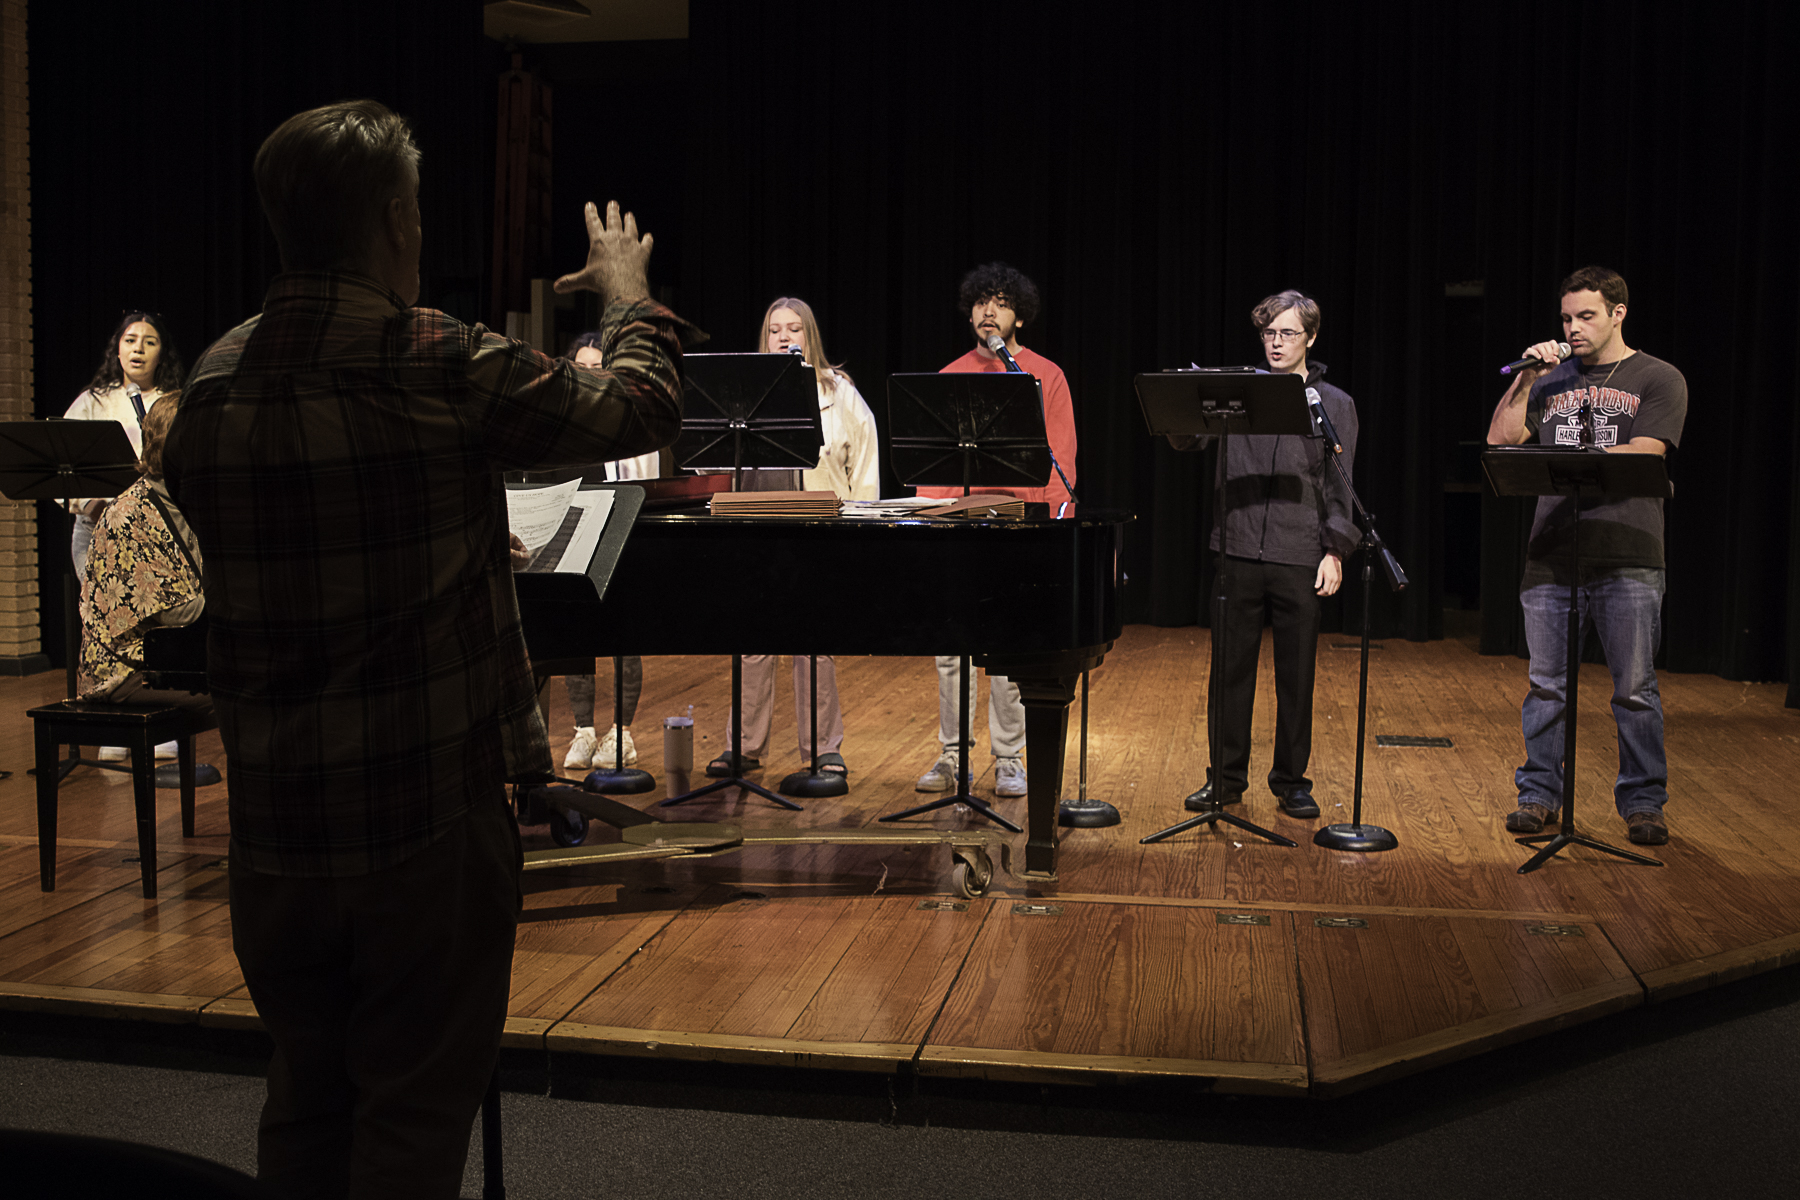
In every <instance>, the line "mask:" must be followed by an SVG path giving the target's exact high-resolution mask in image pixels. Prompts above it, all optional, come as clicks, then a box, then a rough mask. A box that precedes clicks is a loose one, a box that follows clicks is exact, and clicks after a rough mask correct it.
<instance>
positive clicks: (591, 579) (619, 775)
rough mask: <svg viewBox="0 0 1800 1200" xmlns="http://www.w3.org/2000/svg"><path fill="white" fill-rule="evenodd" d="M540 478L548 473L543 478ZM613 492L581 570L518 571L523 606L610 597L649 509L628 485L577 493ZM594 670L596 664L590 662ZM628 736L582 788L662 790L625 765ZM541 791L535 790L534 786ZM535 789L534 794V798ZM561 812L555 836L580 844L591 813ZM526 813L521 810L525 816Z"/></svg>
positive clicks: (619, 701)
mask: <svg viewBox="0 0 1800 1200" xmlns="http://www.w3.org/2000/svg"><path fill="white" fill-rule="evenodd" d="M537 478H538V479H539V480H541V479H542V476H538V477H537ZM528 479H532V476H531V475H528V474H522V473H517V472H514V473H509V475H508V477H507V487H508V488H509V489H515V488H521V487H523V488H537V487H543V486H553V485H546V484H545V483H543V482H536V481H534V482H530V483H522V482H521V481H523V480H528ZM600 491H606V492H611V493H612V510H611V511H610V512H608V513H607V514H606V525H605V527H604V528H603V529H602V530H601V532H600V540H599V542H598V543H597V544H596V545H595V547H594V552H593V556H592V557H591V558H589V559H588V561H587V564H586V566H585V568H584V569H583V570H581V571H554V570H550V569H548V568H547V567H539V566H538V565H537V561H538V560H536V559H534V560H533V565H532V568H530V569H527V570H524V571H516V572H514V573H513V589H514V591H515V592H517V593H518V596H519V601H520V603H521V604H522V605H524V604H530V603H533V602H538V603H556V604H598V603H600V602H601V601H602V600H604V599H605V598H606V589H607V588H608V587H609V586H610V585H611V584H612V579H613V573H614V571H615V570H616V569H617V567H618V565H619V556H620V555H621V554H623V553H624V552H625V542H626V540H627V539H629V538H630V536H631V528H632V525H633V523H634V522H636V521H637V517H638V513H639V512H640V511H642V509H643V507H644V489H643V488H641V487H634V486H632V485H631V484H628V483H596V484H588V485H586V486H583V487H582V488H580V489H579V490H578V491H577V493H576V498H577V501H579V498H580V495H581V493H582V492H600ZM574 507H575V506H574V504H571V505H570V508H571V512H570V513H569V514H567V515H565V517H564V524H563V528H562V529H560V530H558V531H557V534H556V536H555V537H553V538H552V539H551V540H550V544H549V546H547V547H546V548H545V550H541V551H539V557H540V558H542V557H543V556H544V555H545V554H546V552H547V551H549V550H553V549H554V550H560V549H561V548H562V547H564V546H567V544H568V542H569V534H570V533H571V532H572V531H573V527H574V524H575V520H576V518H577V516H578V514H576V513H574V512H573V509H574ZM618 663H619V660H618V659H616V658H615V659H613V723H614V724H615V725H616V724H618V722H619V718H620V716H621V715H622V713H621V710H622V709H623V708H624V706H625V696H624V690H625V689H624V681H623V680H622V679H621V678H620V675H619V669H618ZM588 669H589V670H592V669H593V667H592V664H591V663H590V664H589V667H588ZM624 759H625V751H624V739H623V738H622V737H621V738H619V739H617V746H616V754H615V757H614V761H613V765H614V769H613V770H610V771H609V770H607V769H605V768H604V767H602V768H597V769H595V770H593V771H592V772H590V773H589V774H588V775H587V776H586V777H585V778H584V779H583V780H582V785H581V786H582V787H583V788H584V789H586V790H587V791H590V792H602V793H618V794H621V795H632V794H635V793H640V792H650V791H654V790H656V780H655V779H654V778H653V777H652V776H651V774H650V773H649V772H648V771H640V770H638V769H637V768H635V767H627V766H626V765H625V761H624ZM534 791H535V789H534ZM530 794H531V793H530V792H528V793H527V795H528V796H529V795H530ZM559 811H561V816H562V823H561V824H560V825H559V824H558V823H557V822H556V821H552V822H551V831H550V832H551V837H552V838H553V839H555V840H556V841H557V842H558V843H561V844H567V845H578V844H580V842H581V841H582V839H583V838H585V837H586V836H587V815H586V814H585V813H583V812H581V811H580V810H579V809H567V810H559ZM524 815H526V814H521V816H524Z"/></svg>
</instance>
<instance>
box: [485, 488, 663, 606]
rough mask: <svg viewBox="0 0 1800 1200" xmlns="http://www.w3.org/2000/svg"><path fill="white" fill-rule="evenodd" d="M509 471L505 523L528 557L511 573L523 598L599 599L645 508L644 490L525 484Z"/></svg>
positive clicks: (604, 593) (601, 597)
mask: <svg viewBox="0 0 1800 1200" xmlns="http://www.w3.org/2000/svg"><path fill="white" fill-rule="evenodd" d="M522 478H523V477H522V476H520V475H518V474H516V473H515V474H509V476H508V479H507V485H506V510H507V524H508V527H509V529H510V530H511V532H512V533H514V534H516V535H517V536H518V538H519V540H520V541H522V542H524V543H525V550H526V552H527V553H528V554H530V555H531V561H530V562H529V563H528V564H527V566H526V567H525V569H524V570H522V571H515V572H514V573H513V583H514V586H515V587H516V588H518V590H519V594H520V595H521V596H526V595H531V596H534V597H538V598H542V599H555V600H562V601H571V600H595V601H598V600H603V599H605V598H606V589H607V586H608V585H609V584H610V583H611V582H612V576H613V568H614V567H615V566H617V565H618V561H619V555H620V553H622V552H623V551H624V549H625V541H626V539H627V538H628V537H630V535H631V527H632V525H633V523H634V522H636V521H637V517H638V513H639V511H641V510H642V508H643V506H644V489H643V488H641V487H636V486H633V485H631V484H625V483H594V484H584V483H583V482H582V480H580V479H579V478H577V479H571V480H568V481H566V482H563V483H556V484H550V485H548V486H545V485H541V484H529V483H524V482H520V481H519V480H521V479H522Z"/></svg>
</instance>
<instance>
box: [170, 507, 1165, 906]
mask: <svg viewBox="0 0 1800 1200" xmlns="http://www.w3.org/2000/svg"><path fill="white" fill-rule="evenodd" d="M1131 519H1132V518H1131V516H1130V515H1129V514H1126V513H1121V512H1116V511H1093V510H1085V511H1079V512H1076V513H1075V515H1073V516H1070V517H1065V518H1063V519H1060V520H1058V519H1051V518H1050V517H1048V516H1039V517H1025V518H1015V519H995V520H981V519H969V518H954V519H939V520H928V519H921V518H910V517H909V518H906V519H902V520H893V521H885V520H884V521H875V520H863V519H856V518H848V517H845V518H837V519H828V520H807V519H800V518H781V519H739V518H731V517H714V516H710V515H707V514H706V513H705V512H704V511H694V512H646V513H643V514H641V515H640V516H639V517H638V519H637V521H636V523H635V525H634V526H633V527H632V532H631V536H630V538H629V540H628V541H627V542H626V544H625V547H624V550H623V553H622V554H621V555H620V558H619V561H618V565H617V567H616V568H615V570H614V572H613V576H612V582H611V586H610V587H609V588H608V589H607V592H606V596H605V598H604V599H603V600H601V601H598V602H596V601H594V600H593V598H592V597H593V588H592V585H591V584H590V583H589V582H588V581H587V579H586V578H584V577H581V576H561V577H559V576H556V575H542V574H533V575H519V576H516V577H515V580H516V582H517V585H518V591H519V607H520V612H521V614H522V616H523V619H524V624H525V639H526V645H527V646H528V647H529V648H530V651H531V655H532V657H533V659H534V660H553V659H578V658H589V659H592V658H597V657H610V656H612V655H616V654H648V655H656V654H721V655H723V654H732V653H758V654H770V653H780V654H841V655H848V654H897V655H931V654H965V653H966V654H970V655H971V656H972V657H973V659H974V663H975V665H976V666H977V667H981V668H986V669H988V670H991V671H993V672H995V673H997V674H1003V675H1006V676H1007V677H1009V678H1011V679H1012V680H1013V681H1014V682H1016V683H1017V684H1018V685H1019V695H1020V698H1021V700H1022V701H1023V702H1024V706H1025V735H1026V742H1027V746H1028V748H1029V749H1028V752H1029V753H1030V756H1031V761H1030V768H1031V769H1030V774H1029V788H1030V791H1029V794H1028V796H1027V800H1026V804H1027V810H1028V815H1027V819H1026V829H1025V833H1026V845H1025V855H1024V859H1025V862H1024V866H1025V871H1024V877H1025V878H1026V879H1027V880H1030V881H1036V882H1050V881H1053V880H1054V879H1055V878H1056V848H1057V828H1056V817H1057V805H1058V802H1059V799H1060V798H1061V796H1062V790H1063V759H1064V757H1065V754H1064V751H1065V748H1066V743H1067V737H1068V714H1069V704H1070V702H1071V701H1072V700H1073V698H1074V694H1075V684H1076V682H1077V681H1078V680H1079V679H1080V677H1081V672H1083V671H1085V670H1087V669H1089V668H1091V667H1095V666H1098V665H1099V664H1100V662H1101V661H1102V660H1103V659H1104V658H1105V656H1106V652H1107V651H1108V650H1109V649H1111V647H1112V644H1113V642H1114V640H1115V639H1116V638H1117V637H1118V636H1119V631H1120V628H1121V626H1120V616H1119V604H1118V593H1119V537H1120V531H1121V529H1122V527H1123V526H1124V525H1125V524H1126V523H1127V522H1129V521H1130V520H1131ZM196 650H198V654H196ZM145 655H146V659H147V660H148V663H149V665H150V666H151V667H152V668H154V669H164V670H179V669H183V668H185V669H187V670H192V669H193V668H194V666H195V665H196V663H197V662H203V661H204V642H203V641H200V640H199V637H198V631H197V630H173V631H167V632H159V633H156V634H153V635H152V637H151V638H150V639H149V640H148V641H147V644H146V648H145Z"/></svg>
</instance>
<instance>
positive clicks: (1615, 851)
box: [1513, 829, 1665, 875]
mask: <svg viewBox="0 0 1800 1200" xmlns="http://www.w3.org/2000/svg"><path fill="white" fill-rule="evenodd" d="M1513 841H1515V842H1517V843H1519V845H1521V846H1535V845H1537V844H1538V843H1539V842H1543V843H1544V848H1543V849H1542V850H1539V851H1538V852H1537V853H1536V854H1534V855H1532V856H1531V858H1530V859H1529V860H1527V861H1526V863H1525V864H1524V865H1523V866H1521V867H1520V868H1519V874H1521V875H1524V874H1528V873H1529V872H1532V871H1535V870H1537V869H1538V868H1539V867H1541V866H1543V865H1544V864H1545V863H1546V862H1548V861H1550V859H1552V858H1554V857H1555V856H1556V854H1557V853H1558V852H1559V851H1560V850H1561V849H1562V848H1563V847H1564V846H1586V847H1587V848H1588V849H1590V850H1601V851H1604V852H1605V853H1607V854H1612V855H1615V856H1617V857H1619V858H1624V859H1629V860H1631V861H1632V862H1634V863H1641V864H1642V865H1644V866H1646V867H1660V866H1663V865H1665V864H1664V863H1663V862H1662V860H1660V859H1655V858H1651V857H1649V856H1648V855H1644V854H1636V853H1633V852H1632V851H1630V850H1621V849H1619V848H1618V847H1617V846H1609V845H1607V844H1606V843H1605V842H1603V841H1601V840H1599V839H1598V838H1591V837H1588V836H1587V835H1586V834H1583V833H1577V832H1575V831H1574V830H1573V829H1564V830H1563V831H1562V832H1561V833H1534V834H1531V835H1529V836H1527V837H1521V838H1514V839H1513Z"/></svg>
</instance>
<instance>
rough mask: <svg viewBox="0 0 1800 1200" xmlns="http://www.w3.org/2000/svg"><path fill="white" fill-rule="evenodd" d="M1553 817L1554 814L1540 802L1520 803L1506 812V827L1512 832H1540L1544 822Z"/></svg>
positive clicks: (1542, 830)
mask: <svg viewBox="0 0 1800 1200" xmlns="http://www.w3.org/2000/svg"><path fill="white" fill-rule="evenodd" d="M1555 819H1556V814H1555V813H1553V812H1551V811H1550V810H1549V809H1547V808H1545V807H1544V806H1543V805H1541V804H1521V805H1519V807H1518V810H1517V811H1515V812H1510V813H1507V814H1506V827H1507V828H1508V829H1509V830H1511V831H1512V832H1514V833H1542V832H1544V822H1545V821H1554V820H1555Z"/></svg>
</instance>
